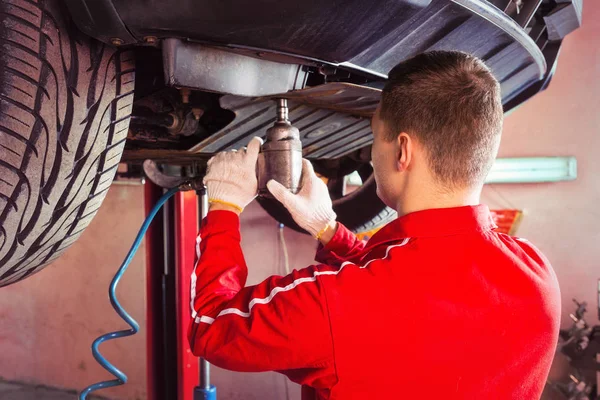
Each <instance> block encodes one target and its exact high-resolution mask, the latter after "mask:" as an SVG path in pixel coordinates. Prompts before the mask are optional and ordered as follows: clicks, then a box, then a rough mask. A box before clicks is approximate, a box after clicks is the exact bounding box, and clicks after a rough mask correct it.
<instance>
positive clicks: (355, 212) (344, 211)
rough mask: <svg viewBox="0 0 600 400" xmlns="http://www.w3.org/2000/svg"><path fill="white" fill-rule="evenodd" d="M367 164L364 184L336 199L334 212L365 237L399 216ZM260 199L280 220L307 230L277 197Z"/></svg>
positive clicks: (268, 210) (265, 207)
mask: <svg viewBox="0 0 600 400" xmlns="http://www.w3.org/2000/svg"><path fill="white" fill-rule="evenodd" d="M366 167H367V169H366V171H365V174H366V176H364V177H363V179H364V183H363V185H362V186H360V187H359V188H358V189H356V190H355V191H353V192H352V193H350V194H348V195H346V196H343V197H341V198H339V199H336V200H333V211H334V212H335V213H336V215H337V220H338V222H340V223H342V224H343V225H345V226H346V227H347V228H348V229H350V230H351V231H352V232H354V233H356V234H357V235H358V236H359V237H361V238H364V239H368V238H370V237H371V236H372V235H373V234H374V233H375V232H377V231H378V230H379V229H381V228H382V227H383V226H385V225H386V224H388V223H389V222H391V221H393V220H394V219H396V218H397V216H398V214H397V213H396V211H394V210H393V209H391V208H390V207H387V206H386V205H385V204H384V203H383V202H382V201H381V199H379V197H378V196H377V185H376V183H375V177H374V176H373V174H372V172H373V170H372V167H370V165H366ZM369 167H370V169H369ZM361 175H362V174H361ZM258 202H259V204H260V205H261V206H262V208H263V209H264V210H265V211H266V212H267V214H269V215H270V216H271V217H273V218H274V219H275V220H277V221H278V222H279V223H281V224H283V225H285V226H287V227H289V228H291V229H293V230H295V231H298V232H303V233H307V232H306V231H305V230H303V229H302V228H300V227H299V226H298V224H296V222H294V219H293V218H292V216H291V215H290V213H289V212H288V211H287V210H286V209H285V207H284V206H283V205H282V204H281V203H279V202H278V201H277V200H274V199H271V198H264V197H259V198H258Z"/></svg>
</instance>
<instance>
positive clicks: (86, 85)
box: [0, 0, 134, 286]
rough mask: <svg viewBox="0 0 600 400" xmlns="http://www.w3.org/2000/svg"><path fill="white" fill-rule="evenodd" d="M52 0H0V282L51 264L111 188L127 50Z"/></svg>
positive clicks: (127, 96) (128, 101)
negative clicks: (80, 26) (78, 23)
mask: <svg viewBox="0 0 600 400" xmlns="http://www.w3.org/2000/svg"><path fill="white" fill-rule="evenodd" d="M67 15H68V14H67V13H66V11H65V9H64V6H63V5H62V2H61V1H58V0H46V1H40V2H38V3H36V2H34V1H30V0H0V45H1V46H2V50H1V52H0V286H6V285H8V284H10V283H14V282H16V281H19V280H21V279H23V278H25V277H27V276H29V275H31V274H33V273H35V272H38V271H40V270H41V269H42V268H43V267H44V266H45V265H47V264H49V263H51V262H52V261H53V260H55V259H56V258H57V257H59V256H60V254H61V253H62V252H63V251H64V250H65V249H66V248H68V247H69V246H70V245H71V244H73V242H75V241H76V240H77V238H78V237H79V236H80V235H81V233H82V232H83V230H84V229H85V228H86V227H87V226H88V224H89V223H90V221H91V220H92V218H93V217H94V215H95V214H96V211H97V210H98V208H99V207H100V204H101V203H102V200H103V199H104V197H105V196H106V193H107V191H108V189H109V187H110V185H111V182H112V179H113V177H114V175H115V172H116V169H117V166H118V163H119V160H120V158H121V153H122V151H123V147H124V145H125V139H126V137H127V132H128V128H129V119H130V114H131V109H132V103H133V89H134V60H133V54H132V53H131V52H121V51H118V50H116V49H115V48H112V47H108V46H106V45H104V44H102V43H100V42H98V41H96V40H94V39H91V38H88V37H86V36H85V35H83V34H81V33H80V32H78V31H77V29H76V28H74V26H73V25H72V23H71V21H70V20H69V19H68V18H67Z"/></svg>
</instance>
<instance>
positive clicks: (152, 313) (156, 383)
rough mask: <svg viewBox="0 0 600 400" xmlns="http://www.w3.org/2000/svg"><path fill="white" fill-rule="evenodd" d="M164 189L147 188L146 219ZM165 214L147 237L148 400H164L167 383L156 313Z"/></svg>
mask: <svg viewBox="0 0 600 400" xmlns="http://www.w3.org/2000/svg"><path fill="white" fill-rule="evenodd" d="M162 192H163V190H162V188H160V187H159V186H156V185H155V184H153V183H152V182H150V181H146V183H145V184H144V208H145V212H146V215H148V213H149V212H150V210H152V207H154V205H155V204H156V202H157V201H158V199H159V198H160V196H161V195H162ZM163 223H164V221H163V213H162V212H159V213H158V215H157V216H156V217H155V219H154V221H153V222H152V224H151V225H150V227H149V228H148V232H147V233H146V238H145V240H146V380H147V383H146V386H147V390H146V392H147V400H161V399H160V393H163V392H164V388H163V387H162V386H161V385H164V382H163V381H164V379H161V373H160V368H161V364H163V365H164V360H162V355H161V354H160V352H159V351H157V343H159V341H160V336H161V329H160V324H161V318H160V315H158V313H157V312H156V310H158V309H160V298H161V281H160V277H161V273H162V272H161V271H162V268H163V265H162V263H160V262H157V260H162V259H163V258H164V255H163V238H162V230H163Z"/></svg>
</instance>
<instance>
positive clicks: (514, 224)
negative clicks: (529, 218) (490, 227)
mask: <svg viewBox="0 0 600 400" xmlns="http://www.w3.org/2000/svg"><path fill="white" fill-rule="evenodd" d="M490 212H491V213H492V218H494V222H495V223H496V225H498V229H496V232H501V233H506V234H507V235H511V236H513V235H515V233H516V232H517V228H519V224H520V223H521V218H523V211H521V210H490Z"/></svg>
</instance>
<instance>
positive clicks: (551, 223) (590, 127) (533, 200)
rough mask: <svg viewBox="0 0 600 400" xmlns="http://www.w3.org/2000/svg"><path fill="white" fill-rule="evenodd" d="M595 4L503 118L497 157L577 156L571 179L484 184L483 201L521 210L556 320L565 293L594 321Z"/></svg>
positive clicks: (599, 7)
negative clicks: (543, 260)
mask: <svg viewBox="0 0 600 400" xmlns="http://www.w3.org/2000/svg"><path fill="white" fill-rule="evenodd" d="M598 38H600V3H598V2H597V1H586V2H585V4H584V11H583V27H582V28H581V29H579V30H577V31H576V32H574V33H572V34H571V35H570V36H568V37H567V39H566V40H565V41H564V45H563V48H562V50H561V55H560V58H559V62H558V68H557V70H556V75H555V77H554V79H553V81H552V82H551V84H550V87H549V88H548V90H546V91H545V92H543V93H541V94H539V95H538V96H536V97H534V98H533V99H531V100H530V101H528V102H527V103H525V104H524V105H522V106H521V107H520V108H519V109H518V110H516V111H514V112H513V113H512V114H511V115H509V116H508V117H507V118H506V120H505V125H504V137H503V139H502V144H501V146H500V155H499V156H500V157H528V156H576V157H577V162H578V179H577V180H576V181H573V182H564V183H555V184H528V185H490V186H488V187H486V188H485V189H484V196H483V199H482V201H483V202H484V203H487V204H489V205H490V206H492V207H507V208H519V209H523V210H525V215H524V218H523V221H522V224H521V227H520V229H519V231H518V232H517V234H518V235H519V236H523V237H525V238H528V239H529V240H531V241H532V242H533V243H535V244H536V245H537V246H538V247H539V248H540V249H541V250H542V251H543V252H544V253H545V254H546V255H547V256H548V258H549V259H550V261H551V262H552V264H553V265H554V269H555V270H556V273H557V275H558V279H559V282H560V286H561V291H562V299H563V320H562V321H563V324H566V325H569V317H568V312H572V311H573V310H574V308H573V307H572V304H573V303H572V301H571V299H572V298H573V297H577V298H578V299H579V300H580V301H581V300H586V301H587V302H588V304H589V308H588V310H589V312H588V315H587V318H586V319H587V321H588V322H589V323H592V324H594V323H598V319H597V312H596V307H597V300H596V299H597V287H598V278H600V245H599V244H600V228H599V223H600V208H599V205H600V180H599V177H600V157H598V152H599V151H600V112H599V106H600V41H599V40H598Z"/></svg>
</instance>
